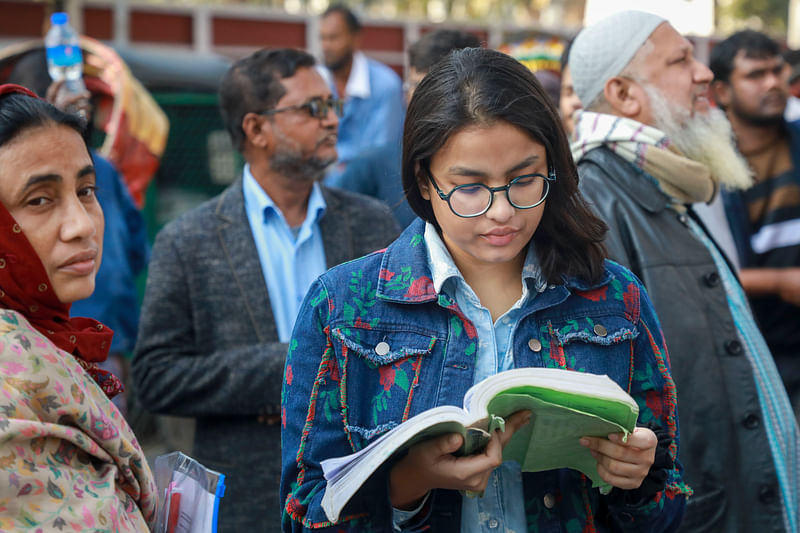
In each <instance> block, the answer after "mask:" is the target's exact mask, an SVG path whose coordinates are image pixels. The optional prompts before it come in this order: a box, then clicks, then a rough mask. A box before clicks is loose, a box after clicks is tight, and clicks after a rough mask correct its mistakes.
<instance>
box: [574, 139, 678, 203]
mask: <svg viewBox="0 0 800 533" xmlns="http://www.w3.org/2000/svg"><path fill="white" fill-rule="evenodd" d="M584 161H588V162H590V163H594V164H595V165H597V166H598V167H600V168H601V169H602V171H603V174H604V178H607V179H609V180H611V181H613V182H615V183H616V184H617V185H619V186H620V187H622V188H623V189H625V190H626V191H628V194H629V195H630V196H631V198H633V200H634V201H635V202H636V203H638V204H639V205H641V206H642V207H643V208H644V209H645V210H647V211H649V212H650V213H658V212H661V211H663V210H664V209H667V208H668V207H669V205H670V197H669V196H667V195H666V194H665V193H664V191H662V190H661V189H659V187H658V182H657V181H656V179H655V178H654V177H653V176H651V175H650V174H648V173H647V172H645V171H643V170H641V169H640V168H638V167H636V166H635V165H632V164H631V163H629V162H628V161H625V160H624V159H623V158H621V157H620V156H618V155H617V154H615V153H614V152H612V151H611V150H609V149H608V148H606V147H604V146H601V147H599V148H595V149H594V150H590V151H589V152H587V153H586V155H584V156H583V158H581V161H580V162H579V164H578V166H579V167H580V165H581V164H583V163H584ZM579 175H580V173H579Z"/></svg>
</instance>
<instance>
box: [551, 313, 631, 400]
mask: <svg viewBox="0 0 800 533" xmlns="http://www.w3.org/2000/svg"><path fill="white" fill-rule="evenodd" d="M549 328H550V334H551V336H552V344H551V346H552V349H551V359H554V360H555V362H556V363H557V365H553V366H561V367H562V368H569V369H571V370H578V371H580V372H590V373H593V374H607V375H608V376H609V377H610V378H611V379H613V380H614V381H616V382H617V383H619V384H620V385H621V386H623V388H624V387H625V385H626V384H627V383H628V379H629V375H630V370H631V365H632V362H633V355H634V343H635V342H636V338H637V337H638V336H639V329H638V328H637V327H636V324H634V323H633V322H631V321H630V320H628V319H627V318H626V317H624V316H622V315H606V316H576V317H570V318H567V319H563V320H560V321H551V322H550V323H549Z"/></svg>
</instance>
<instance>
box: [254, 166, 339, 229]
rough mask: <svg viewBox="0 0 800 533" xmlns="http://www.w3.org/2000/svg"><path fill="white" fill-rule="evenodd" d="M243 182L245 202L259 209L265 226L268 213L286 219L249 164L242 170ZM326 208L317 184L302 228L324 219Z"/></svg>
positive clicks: (312, 189)
mask: <svg viewBox="0 0 800 533" xmlns="http://www.w3.org/2000/svg"><path fill="white" fill-rule="evenodd" d="M242 182H243V187H244V198H245V202H246V203H247V204H250V202H253V204H252V207H254V208H255V209H257V210H258V212H259V213H263V216H264V218H263V219H262V222H263V223H264V224H266V223H267V222H268V218H267V213H269V212H272V213H275V214H276V215H277V216H279V217H280V218H281V219H284V217H283V213H281V210H280V209H279V208H278V206H277V205H275V202H273V201H272V198H270V197H269V195H268V194H267V192H266V191H265V190H264V189H263V188H262V187H261V185H259V184H258V182H257V181H256V178H255V177H254V176H253V173H252V172H251V171H250V164H249V163H246V164H245V165H244V169H243V170H242ZM326 208H327V205H326V204H325V198H324V197H323V195H322V189H321V188H320V186H319V183H316V182H315V183H314V184H313V185H312V186H311V195H310V196H309V198H308V208H307V211H306V218H305V220H304V221H303V224H302V226H301V227H303V226H306V225H308V224H313V223H315V222H317V221H318V220H319V219H320V218H322V215H324V214H325V210H326ZM284 220H285V219H284Z"/></svg>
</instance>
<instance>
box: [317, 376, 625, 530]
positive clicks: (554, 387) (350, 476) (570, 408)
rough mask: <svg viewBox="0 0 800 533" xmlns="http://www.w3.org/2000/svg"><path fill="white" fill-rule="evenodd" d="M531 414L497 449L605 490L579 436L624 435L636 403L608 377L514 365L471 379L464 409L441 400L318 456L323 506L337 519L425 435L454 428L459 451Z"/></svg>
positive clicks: (525, 465)
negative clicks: (353, 445) (356, 444)
mask: <svg viewBox="0 0 800 533" xmlns="http://www.w3.org/2000/svg"><path fill="white" fill-rule="evenodd" d="M526 409H527V410H530V411H531V412H532V413H533V416H532V417H531V421H530V422H529V423H528V424H526V425H525V426H523V427H522V428H520V429H519V430H518V431H517V432H516V433H515V434H514V437H513V438H512V439H511V441H510V442H509V443H508V444H507V445H506V447H505V448H504V450H503V459H504V460H506V461H507V460H513V461H516V462H518V463H519V464H520V466H521V467H522V470H523V471H525V472H540V471H543V470H552V469H557V468H573V469H575V470H578V471H580V472H582V473H584V474H585V475H586V476H587V477H588V478H589V479H591V480H592V484H593V486H595V487H600V489H601V491H604V492H606V491H608V490H610V486H609V485H608V484H607V483H605V482H604V481H603V480H602V479H601V478H600V476H599V475H598V474H597V469H596V465H597V461H596V460H595V459H594V458H593V457H592V455H591V453H590V451H589V449H588V448H585V447H583V446H581V445H580V442H579V439H580V438H581V437H584V436H591V437H606V436H607V435H608V434H610V433H623V435H624V437H625V438H627V436H628V434H629V433H631V432H632V431H633V429H634V428H635V426H636V419H637V417H638V416H639V407H638V405H637V404H636V402H635V401H634V399H633V398H631V397H630V395H629V394H627V393H626V392H625V391H624V390H622V388H621V387H620V386H619V385H617V384H616V383H615V382H614V381H612V380H611V379H610V378H609V377H608V376H604V375H597V374H588V373H584V372H575V371H571V370H561V369H557V368H516V369H513V370H507V371H505V372H500V373H499V374H495V375H494V376H490V377H488V378H486V379H485V380H483V381H481V382H480V383H477V384H475V385H473V386H472V387H471V388H470V389H469V390H468V391H467V394H466V396H465V397H464V408H463V409H462V408H459V407H456V406H453V405H443V406H439V407H435V408H433V409H429V410H427V411H425V412H423V413H420V414H418V415H416V416H414V417H412V418H410V419H408V420H406V421H405V422H403V423H402V424H400V425H398V426H396V427H395V428H393V429H392V430H391V431H389V432H387V433H385V434H384V435H382V436H381V437H380V438H378V439H376V440H375V441H373V442H372V443H370V444H369V445H368V446H366V447H365V448H363V449H362V450H360V451H358V452H356V453H353V454H351V455H347V456H345V457H337V458H334V459H326V460H324V461H322V470H323V473H324V475H325V479H326V480H327V481H328V484H327V485H328V486H327V488H326V489H325V495H324V496H323V498H322V508H323V509H324V510H325V514H326V515H327V516H328V519H329V520H331V521H332V522H335V521H336V520H338V518H339V514H340V513H341V510H342V508H343V507H344V506H345V504H346V503H347V502H348V501H350V498H351V497H352V496H353V494H355V493H356V491H357V490H358V489H359V487H361V485H363V484H364V482H365V481H366V480H367V479H368V478H369V476H370V475H372V473H373V472H375V471H376V470H377V469H378V467H380V465H381V464H383V463H384V462H385V461H386V460H387V459H388V458H389V457H391V456H392V455H394V454H395V453H398V452H399V451H402V450H404V449H406V448H408V447H409V446H412V445H413V444H415V443H417V442H419V441H421V440H423V439H427V438H431V437H435V436H438V435H442V434H444V433H460V434H461V435H463V436H464V446H463V447H462V450H461V451H460V453H463V454H467V455H468V454H472V453H477V452H479V451H481V450H482V449H483V447H484V446H485V445H486V444H487V443H488V440H489V435H490V433H491V432H492V431H494V430H495V429H498V428H499V429H501V430H502V429H504V420H503V418H504V417H507V416H509V415H511V414H513V413H515V412H517V411H520V410H526Z"/></svg>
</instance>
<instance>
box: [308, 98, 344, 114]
mask: <svg viewBox="0 0 800 533" xmlns="http://www.w3.org/2000/svg"><path fill="white" fill-rule="evenodd" d="M306 105H307V106H308V112H309V113H310V114H311V116H312V117H314V118H325V117H326V116H328V109H330V108H333V112H334V113H336V116H337V117H341V116H342V110H343V108H344V102H342V101H341V100H338V99H335V98H331V99H330V100H323V99H322V98H314V99H312V100H310V101H309V102H308V104H306Z"/></svg>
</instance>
